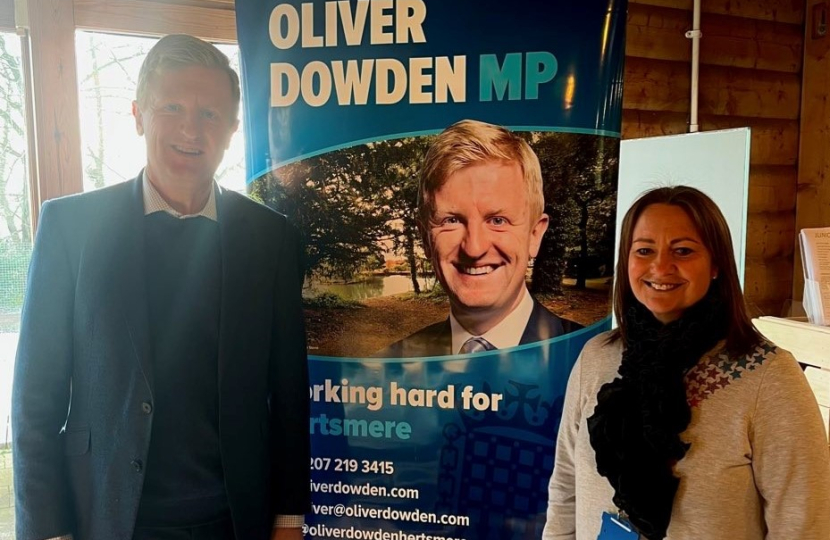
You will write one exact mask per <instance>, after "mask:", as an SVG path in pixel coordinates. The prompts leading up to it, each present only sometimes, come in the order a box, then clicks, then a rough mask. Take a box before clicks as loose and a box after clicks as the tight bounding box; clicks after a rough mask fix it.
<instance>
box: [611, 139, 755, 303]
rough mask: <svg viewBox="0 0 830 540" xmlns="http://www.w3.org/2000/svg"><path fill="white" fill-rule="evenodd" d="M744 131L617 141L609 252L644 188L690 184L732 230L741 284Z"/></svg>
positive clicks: (745, 192)
mask: <svg viewBox="0 0 830 540" xmlns="http://www.w3.org/2000/svg"><path fill="white" fill-rule="evenodd" d="M749 135H750V134H749V128H739V129H728V130H721V131H703V132H699V133H687V134H683V135H670V136H667V137H649V138H646V139H630V140H625V141H622V142H621V143H620V176H619V188H618V192H617V244H616V246H617V249H615V250H614V253H615V257H616V253H617V251H618V249H619V245H620V238H619V233H620V228H621V226H622V219H623V216H624V215H625V213H626V212H627V211H628V209H629V208H630V207H631V205H632V203H634V201H635V200H637V198H639V196H640V195H642V193H643V192H644V191H646V190H649V189H652V188H655V187H663V186H675V185H687V186H692V187H695V188H697V189H699V190H701V191H702V192H704V193H706V194H707V195H709V197H711V198H712V200H713V201H715V203H717V205H718V207H720V210H721V212H723V215H724V217H725V218H726V222H727V223H728V224H729V231H730V232H731V233H732V245H733V246H734V249H735V262H736V263H737V266H738V278H739V279H740V282H741V287H743V284H744V256H745V254H746V219H747V205H748V202H747V198H748V191H749V142H750V140H749ZM614 262H615V266H616V261H614Z"/></svg>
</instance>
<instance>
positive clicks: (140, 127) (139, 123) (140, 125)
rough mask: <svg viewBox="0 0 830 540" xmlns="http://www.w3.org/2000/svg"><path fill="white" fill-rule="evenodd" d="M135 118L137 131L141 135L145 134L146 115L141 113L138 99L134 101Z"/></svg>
mask: <svg viewBox="0 0 830 540" xmlns="http://www.w3.org/2000/svg"><path fill="white" fill-rule="evenodd" d="M133 118H135V132H136V133H138V135H139V137H141V136H143V135H144V116H142V114H141V109H140V108H139V107H138V102H137V101H133Z"/></svg>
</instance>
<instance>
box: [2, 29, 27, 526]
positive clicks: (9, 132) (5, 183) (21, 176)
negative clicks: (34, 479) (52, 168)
mask: <svg viewBox="0 0 830 540" xmlns="http://www.w3.org/2000/svg"><path fill="white" fill-rule="evenodd" d="M21 65H22V61H21V49H20V38H19V37H18V36H17V35H15V34H13V33H6V32H0V148H2V149H3V151H2V152H0V538H14V495H13V491H12V489H13V486H12V469H11V466H12V459H11V448H10V444H11V423H10V411H11V387H12V375H13V372H14V356H15V351H16V349H17V336H18V332H19V330H20V310H21V307H22V305H23V292H24V285H25V282H26V271H27V269H28V266H29V259H30V257H31V253H32V226H31V205H30V202H29V201H30V197H29V181H28V173H27V170H28V164H27V150H28V147H27V143H26V120H25V110H26V109H25V101H24V98H23V96H24V94H23V88H24V85H23V71H22V69H21Z"/></svg>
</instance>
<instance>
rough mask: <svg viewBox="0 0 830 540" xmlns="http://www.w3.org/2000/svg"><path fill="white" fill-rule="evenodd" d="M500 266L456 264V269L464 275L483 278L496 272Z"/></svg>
mask: <svg viewBox="0 0 830 540" xmlns="http://www.w3.org/2000/svg"><path fill="white" fill-rule="evenodd" d="M500 266H501V265H495V264H486V265H481V266H464V265H462V264H456V265H455V268H456V269H457V270H458V271H459V272H461V273H462V274H466V275H468V276H483V275H487V274H490V273H492V272H494V271H496V270H497V269H498V268H499V267H500Z"/></svg>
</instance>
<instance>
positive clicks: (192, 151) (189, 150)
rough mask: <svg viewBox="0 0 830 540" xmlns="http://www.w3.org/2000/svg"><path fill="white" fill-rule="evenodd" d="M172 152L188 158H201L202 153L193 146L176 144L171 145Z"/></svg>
mask: <svg viewBox="0 0 830 540" xmlns="http://www.w3.org/2000/svg"><path fill="white" fill-rule="evenodd" d="M171 147H172V148H173V150H175V151H176V152H179V153H180V154H187V155H188V156H201V155H202V154H204V152H203V151H202V150H201V149H199V148H196V147H193V146H181V145H178V144H173V145H171Z"/></svg>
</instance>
